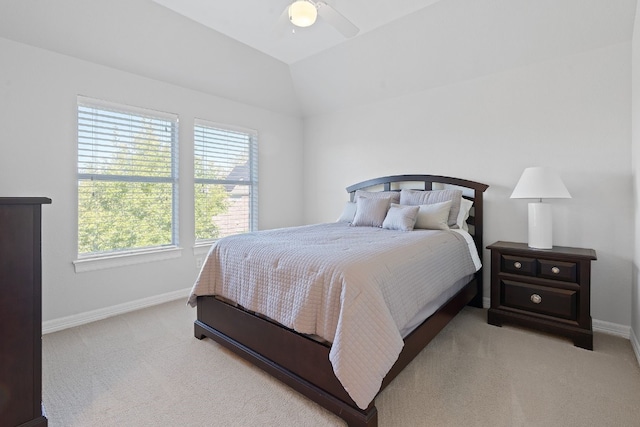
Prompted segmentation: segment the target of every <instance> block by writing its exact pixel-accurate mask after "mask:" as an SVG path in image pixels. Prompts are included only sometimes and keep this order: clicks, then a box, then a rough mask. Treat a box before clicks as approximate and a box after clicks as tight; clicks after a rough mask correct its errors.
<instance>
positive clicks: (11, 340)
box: [0, 197, 51, 427]
mask: <svg viewBox="0 0 640 427" xmlns="http://www.w3.org/2000/svg"><path fill="white" fill-rule="evenodd" d="M48 203H51V199H48V198H44V197H0V427H15V426H21V427H27V426H28V427H36V426H37V427H42V426H46V425H47V418H46V416H45V415H44V411H43V408H42V291H41V285H42V266H41V249H40V241H41V231H40V230H41V228H40V219H41V208H42V204H48Z"/></svg>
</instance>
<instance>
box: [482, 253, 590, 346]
mask: <svg viewBox="0 0 640 427" xmlns="http://www.w3.org/2000/svg"><path fill="white" fill-rule="evenodd" d="M487 249H490V250H491V308H490V309H489V312H488V316H487V320H488V322H489V323H490V324H491V325H496V326H502V324H507V323H508V324H515V325H520V326H525V327H529V328H533V329H537V330H541V331H545V332H550V333H553V334H558V335H562V336H565V337H568V338H570V339H572V340H573V343H574V345H576V346H577V347H582V348H586V349H588V350H593V329H592V327H591V296H590V295H591V261H594V260H596V259H597V258H596V252H595V251H594V250H593V249H582V248H568V247H562V246H554V247H553V248H552V249H533V248H530V247H528V246H527V244H526V243H514V242H496V243H494V244H492V245H489V246H487Z"/></svg>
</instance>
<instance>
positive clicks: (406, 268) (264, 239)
mask: <svg viewBox="0 0 640 427" xmlns="http://www.w3.org/2000/svg"><path fill="white" fill-rule="evenodd" d="M475 271H476V266H475V265H474V262H473V260H472V256H471V255H470V252H469V246H468V244H467V242H466V241H465V238H464V237H463V235H461V234H460V233H456V232H453V231H433V230H414V231H411V232H402V231H393V230H386V229H381V228H374V227H351V226H349V225H348V224H347V223H330V224H316V225H310V226H303V227H293V228H286V229H276V230H267V231H260V232H255V233H247V234H243V235H237V236H232V237H228V238H224V239H221V240H219V241H217V242H216V244H214V245H213V246H212V248H211V250H210V251H209V255H208V257H207V259H206V261H205V263H204V265H203V267H202V270H201V272H200V275H199V277H198V279H197V281H196V283H195V285H194V287H193V290H192V292H191V296H190V298H189V304H191V305H192V306H194V305H195V304H196V298H197V296H199V295H219V296H222V297H224V298H227V299H229V300H231V301H234V302H236V303H237V304H239V305H241V306H243V307H244V308H246V309H248V310H252V311H255V312H258V313H261V314H264V315H265V316H267V317H269V318H271V319H274V320H276V321H277V322H279V323H281V324H283V325H285V326H287V327H289V328H291V329H294V330H295V331H298V332H300V333H304V334H314V335H318V336H320V337H322V338H324V339H326V340H327V341H329V342H331V343H332V346H331V351H330V354H329V359H330V361H331V363H332V366H333V369H334V372H335V374H336V377H337V378H338V379H339V380H340V382H341V383H342V385H343V386H344V388H345V390H346V391H347V392H348V393H349V395H350V396H351V398H352V399H353V401H354V402H355V403H356V404H357V405H358V406H359V407H360V408H362V409H365V408H366V407H367V406H368V405H369V403H370V402H371V401H372V400H373V399H374V398H375V396H376V394H377V392H378V391H379V389H380V385H381V383H382V379H383V378H384V376H385V375H386V374H387V372H388V371H389V369H390V368H391V366H392V365H393V364H394V363H395V361H396V359H397V358H398V355H399V353H400V351H401V349H402V347H403V340H402V337H401V336H400V332H399V330H400V329H401V328H402V327H403V326H404V325H405V324H406V323H407V322H408V321H409V320H410V319H411V318H412V317H413V316H414V315H415V314H416V313H417V312H418V311H419V310H420V308H421V307H423V306H424V305H425V304H427V303H428V302H429V301H431V300H432V299H434V298H435V297H437V296H438V295H439V294H440V293H441V292H442V291H443V290H445V289H446V288H447V286H449V285H451V284H452V283H454V282H456V281H458V280H460V279H462V278H463V277H465V276H467V275H469V274H472V273H474V272H475Z"/></svg>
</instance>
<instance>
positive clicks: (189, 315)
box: [43, 301, 640, 427]
mask: <svg viewBox="0 0 640 427" xmlns="http://www.w3.org/2000/svg"><path fill="white" fill-rule="evenodd" d="M194 318H195V310H194V309H191V308H188V307H186V306H185V302H184V301H175V302H171V303H167V304H163V305H160V306H157V307H153V308H150V309H145V310H141V311H137V312H134V313H129V314H125V315H122V316H118V317H114V318H111V319H107V320H103V321H99V322H95V323H92V324H89V325H85V326H80V327H76V328H73V329H68V330H65V331H60V332H56V333H53V334H48V335H45V336H44V338H43V342H44V346H43V359H44V362H43V398H44V404H45V407H46V412H47V416H48V418H49V425H50V426H52V427H72V426H136V427H137V426H154V427H157V426H296V427H298V426H344V425H345V423H344V422H343V421H342V420H341V419H339V418H337V417H336V416H334V415H333V414H331V413H329V412H327V411H325V410H324V409H322V408H321V407H319V406H318V405H316V404H315V403H312V402H310V401H309V400H308V399H306V398H304V397H302V396H301V395H299V394H297V393H296V392H294V391H292V390H290V389H289V388H288V387H287V386H284V385H282V384H281V383H279V382H278V381H276V380H274V379H272V378H271V377H269V376H268V375H266V374H264V373H263V372H262V371H260V370H259V369H257V368H254V367H253V366H251V365H249V364H248V363H246V362H244V361H243V360H242V359H240V358H238V357H237V356H235V355H234V354H232V353H230V352H229V351H227V350H225V349H223V348H222V347H220V346H219V345H217V344H216V343H214V342H213V341H211V340H208V339H207V340H203V341H199V340H197V339H196V338H194V337H193V320H194ZM594 347H595V351H593V352H591V351H587V350H583V349H580V348H577V347H574V346H573V345H572V344H571V343H570V342H569V341H567V340H565V339H562V338H557V337H554V336H550V335H545V334H541V333H537V332H531V331H527V330H523V329H519V328H515V327H506V326H505V327H503V328H498V327H495V326H490V325H488V324H487V323H486V310H480V309H474V308H466V309H465V310H464V311H463V312H462V313H461V314H460V315H459V316H458V317H456V318H455V319H454V320H453V322H452V323H451V324H449V325H448V326H447V327H446V328H445V329H444V331H442V332H441V333H440V335H439V336H438V337H436V339H435V340H434V341H433V342H432V343H431V344H429V346H428V347H427V348H426V349H425V350H423V351H422V353H421V354H420V355H419V356H418V357H417V358H416V360H414V362H413V363H412V364H411V365H410V366H409V367H408V368H407V369H406V370H405V371H404V372H403V373H402V374H401V375H400V376H398V377H397V378H396V379H395V380H394V382H393V383H392V384H391V385H390V386H389V387H388V388H387V389H386V390H385V391H384V392H383V393H382V394H381V395H380V396H378V398H377V406H378V411H379V424H380V426H381V427H386V426H403V427H404V426H439V427H440V426H492V427H493V426H505V427H506V426H509V427H511V426H564V427H567V426H581V427H583V426H640V368H639V367H638V364H637V361H636V358H635V355H634V354H633V352H632V349H631V345H630V343H629V341H628V340H624V339H622V338H617V337H612V336H609V335H604V334H599V333H596V336H595V340H594Z"/></svg>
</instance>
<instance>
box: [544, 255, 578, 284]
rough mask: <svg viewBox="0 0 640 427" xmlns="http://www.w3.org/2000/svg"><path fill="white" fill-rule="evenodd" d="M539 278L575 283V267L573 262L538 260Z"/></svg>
mask: <svg viewBox="0 0 640 427" xmlns="http://www.w3.org/2000/svg"><path fill="white" fill-rule="evenodd" d="M538 262H539V263H540V273H539V276H540V277H544V278H547V279H554V280H563V281H565V282H576V281H577V270H578V268H577V265H576V263H575V262H562V261H551V260H545V259H540V260H538Z"/></svg>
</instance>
